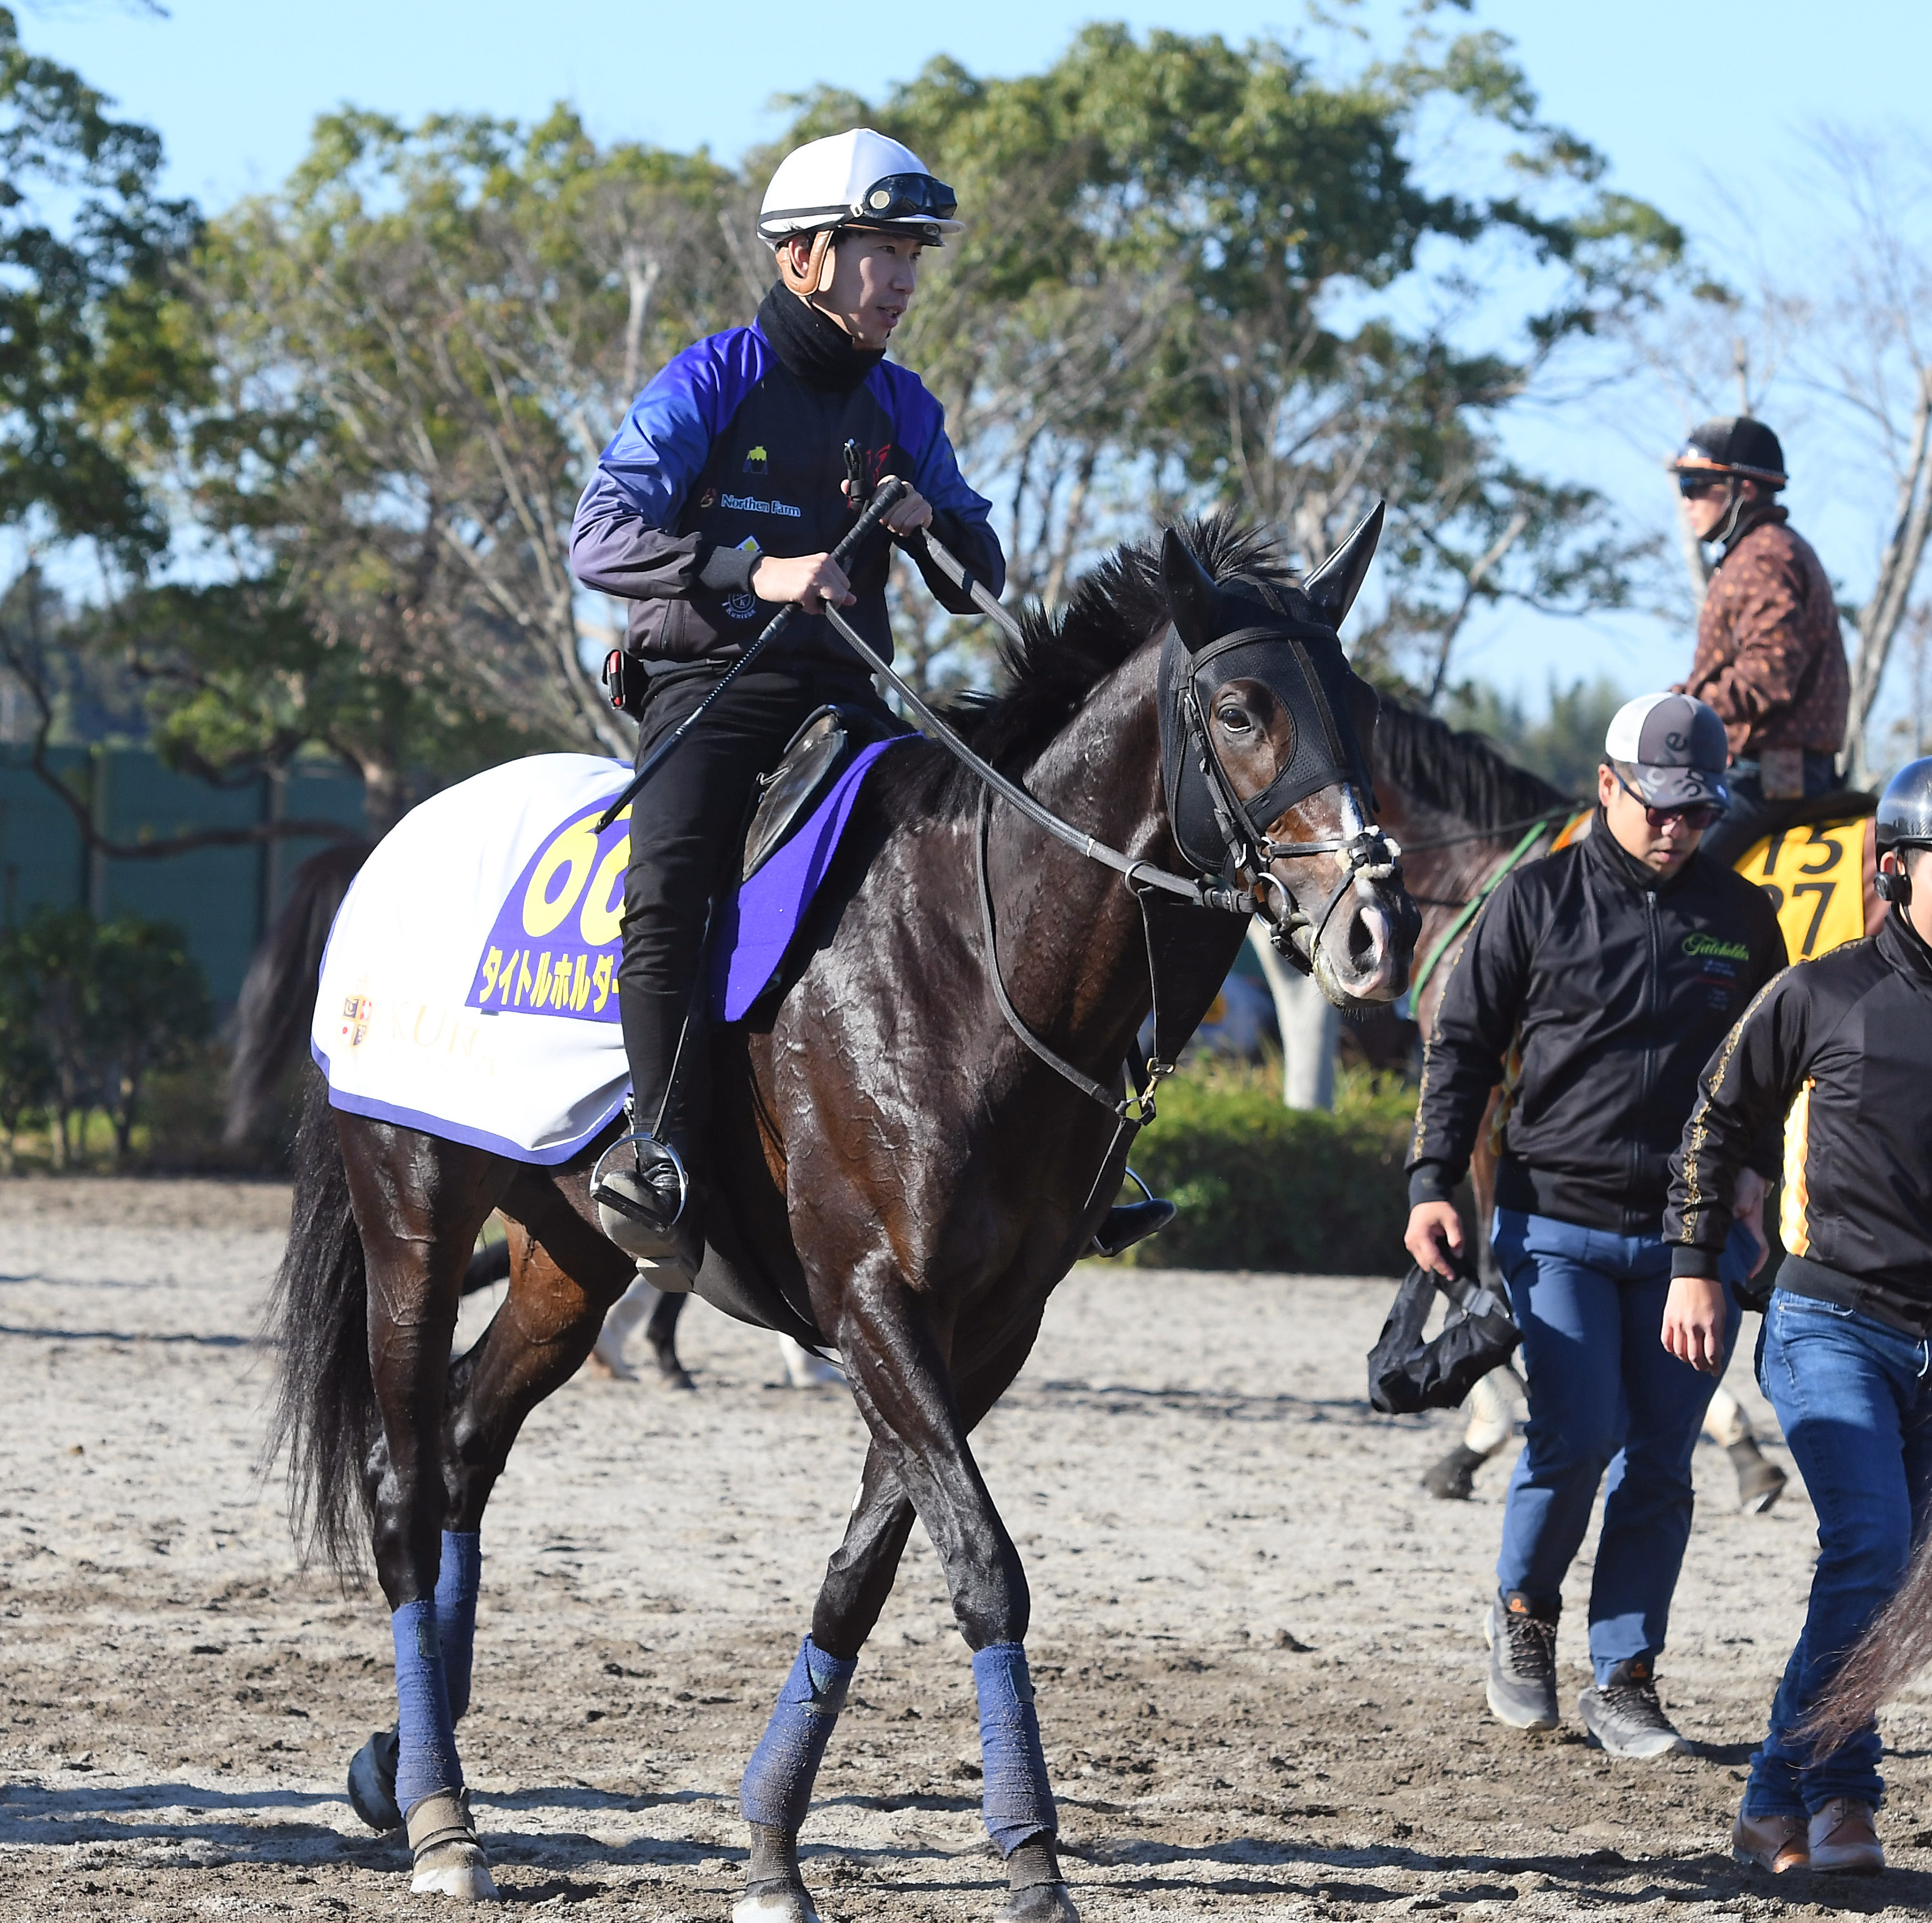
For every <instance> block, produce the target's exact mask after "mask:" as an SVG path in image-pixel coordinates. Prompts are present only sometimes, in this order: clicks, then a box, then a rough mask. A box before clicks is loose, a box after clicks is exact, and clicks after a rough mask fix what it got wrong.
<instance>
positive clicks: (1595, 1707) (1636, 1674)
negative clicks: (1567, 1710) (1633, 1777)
mask: <svg viewBox="0 0 1932 1923" xmlns="http://www.w3.org/2000/svg"><path fill="white" fill-rule="evenodd" d="M1577 1715H1580V1717H1582V1718H1583V1727H1584V1728H1585V1729H1586V1730H1588V1731H1589V1733H1590V1742H1591V1745H1592V1748H1596V1749H1601V1750H1606V1751H1608V1752H1609V1753H1610V1754H1611V1755H1612V1756H1622V1757H1632V1758H1634V1759H1635V1760H1638V1761H1640V1762H1641V1761H1643V1760H1647V1759H1649V1757H1655V1756H1681V1755H1682V1754H1684V1753H1685V1751H1688V1749H1689V1748H1690V1747H1691V1745H1689V1744H1688V1743H1687V1742H1685V1740H1684V1739H1683V1738H1682V1736H1679V1734H1678V1733H1677V1732H1676V1730H1675V1729H1673V1727H1671V1722H1670V1718H1669V1717H1668V1716H1667V1715H1664V1706H1663V1704H1662V1703H1660V1702H1658V1700H1657V1682H1656V1679H1655V1677H1654V1676H1652V1673H1651V1667H1650V1658H1649V1657H1648V1656H1636V1657H1633V1658H1631V1661H1628V1663H1619V1664H1618V1665H1617V1666H1616V1668H1615V1669H1614V1670H1612V1671H1611V1672H1610V1681H1609V1682H1607V1683H1605V1684H1604V1685H1603V1687H1602V1688H1601V1689H1586V1691H1584V1692H1583V1694H1582V1695H1581V1696H1580V1697H1577Z"/></svg>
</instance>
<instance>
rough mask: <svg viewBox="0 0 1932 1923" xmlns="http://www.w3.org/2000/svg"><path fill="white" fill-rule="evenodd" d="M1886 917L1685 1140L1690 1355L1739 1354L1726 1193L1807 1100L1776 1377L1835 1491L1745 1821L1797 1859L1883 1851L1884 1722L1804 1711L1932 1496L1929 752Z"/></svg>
mask: <svg viewBox="0 0 1932 1923" xmlns="http://www.w3.org/2000/svg"><path fill="white" fill-rule="evenodd" d="M1877 836H1878V845H1879V850H1880V853H1879V890H1880V892H1882V894H1884V895H1885V898H1887V899H1888V901H1890V902H1891V913H1889V914H1888V915H1887V916H1885V920H1884V922H1882V924H1881V926H1879V931H1878V933H1877V934H1876V935H1875V936H1873V937H1872V938H1870V939H1869V940H1867V941H1855V942H1850V943H1848V944H1846V946H1845V947H1842V948H1837V949H1834V950H1832V952H1831V953H1829V955H1823V956H1820V957H1819V958H1818V959H1817V960H1815V961H1812V962H1805V963H1804V964H1803V965H1802V966H1800V967H1799V968H1793V969H1792V970H1790V971H1789V972H1788V973H1787V974H1784V975H1783V976H1781V977H1780V978H1779V979H1778V980H1777V981H1776V982H1775V983H1773V984H1772V986H1771V987H1770V988H1769V989H1767V990H1766V992H1764V993H1763V995H1760V996H1759V998H1757V1001H1754V1002H1753V1003H1752V1004H1751V1007H1750V1009H1749V1010H1748V1012H1747V1013H1746V1014H1745V1017H1744V1019H1743V1020H1742V1021H1741V1022H1739V1024H1738V1025H1737V1026H1736V1028H1734V1029H1733V1031H1731V1033H1730V1035H1729V1036H1727V1037H1726V1038H1725V1041H1724V1046H1723V1047H1722V1048H1721V1049H1719V1050H1718V1052H1717V1053H1716V1054H1715V1055H1714V1056H1713V1057H1712V1059H1711V1061H1710V1064H1709V1067H1707V1068H1706V1070H1705V1071H1704V1078H1703V1088H1704V1092H1703V1096H1702V1097H1700V1100H1699V1101H1698V1103H1697V1108H1696V1109H1695V1110H1694V1111H1693V1112H1692V1114H1691V1120H1690V1123H1689V1125H1688V1127H1686V1128H1685V1131H1684V1140H1683V1143H1682V1146H1681V1147H1680V1148H1679V1150H1678V1152H1677V1153H1676V1155H1674V1156H1673V1157H1672V1158H1671V1184H1670V1210H1669V1212H1668V1213H1667V1215H1666V1216H1665V1217H1664V1237H1665V1239H1666V1241H1668V1242H1669V1243H1670V1244H1671V1245H1672V1247H1671V1267H1672V1270H1673V1274H1674V1275H1675V1277H1676V1280H1674V1281H1673V1283H1672V1284H1671V1286H1670V1304H1669V1306H1668V1307H1667V1309H1666V1310H1665V1312H1664V1345H1665V1346H1666V1347H1667V1349H1669V1350H1670V1352H1671V1354H1672V1355H1676V1356H1681V1357H1682V1358H1683V1359H1684V1360H1685V1361H1687V1362H1691V1363H1694V1364H1695V1365H1696V1366H1697V1367H1698V1368H1700V1369H1702V1370H1706V1371H1707V1372H1709V1373H1713V1374H1715V1373H1717V1372H1718V1370H1721V1369H1722V1368H1723V1367H1724V1342H1725V1337H1724V1328H1725V1322H1724V1315H1725V1311H1724V1288H1723V1286H1722V1284H1721V1283H1719V1282H1718V1281H1716V1280H1713V1279H1712V1278H1713V1277H1714V1276H1715V1274H1716V1271H1717V1268H1718V1261H1717V1256H1718V1250H1720V1249H1721V1248H1722V1247H1724V1241H1725V1238H1726V1235H1727V1232H1728V1231H1729V1229H1730V1218H1731V1212H1730V1209H1729V1208H1727V1207H1726V1205H1725V1198H1726V1197H1727V1196H1729V1195H1730V1193H1731V1186H1732V1184H1733V1180H1734V1178H1735V1177H1736V1172H1737V1170H1738V1169H1739V1166H1740V1164H1741V1163H1742V1162H1743V1160H1744V1159H1745V1155H1746V1154H1747V1152H1748V1150H1749V1148H1750V1146H1751V1144H1752V1143H1753V1142H1755V1141H1756V1140H1757V1139H1758V1138H1759V1136H1760V1134H1761V1133H1762V1132H1763V1130H1764V1129H1765V1128H1766V1127H1770V1126H1775V1125H1776V1124H1778V1123H1780V1122H1781V1121H1784V1118H1785V1115H1786V1112H1787V1109H1788V1110H1790V1127H1789V1129H1788V1130H1787V1135H1786V1138H1785V1142H1786V1148H1785V1179H1784V1243H1785V1246H1786V1247H1787V1249H1788V1250H1790V1254H1789V1255H1787V1256H1786V1258H1785V1261H1784V1266H1783V1267H1782V1268H1781V1269H1780V1270H1779V1271H1778V1288H1777V1290H1776V1292H1775V1294H1774V1295H1772V1298H1771V1306H1770V1308H1769V1310H1767V1311H1766V1316H1765V1325H1764V1340H1763V1344H1762V1346H1760V1349H1759V1351H1758V1381H1759V1383H1760V1386H1761V1387H1762V1388H1763V1391H1764V1392H1765V1394H1766V1396H1768V1397H1769V1398H1770V1400H1771V1404H1772V1407H1773V1408H1774V1409H1776V1410H1777V1412H1778V1421H1779V1422H1780V1423H1781V1424H1782V1425H1783V1426H1784V1437H1785V1440H1786V1442H1788V1443H1789V1444H1790V1447H1791V1454H1792V1456H1793V1459H1794V1460H1796V1463H1797V1464H1798V1467H1799V1472H1800V1473H1801V1474H1802V1475H1803V1476H1804V1478H1805V1489H1806V1490H1807V1491H1808V1493H1809V1494H1810V1496H1811V1502H1812V1506H1813V1507H1814V1508H1815V1509H1816V1510H1817V1514H1818V1562H1817V1570H1816V1571H1815V1573H1814V1575H1813V1577H1812V1580H1811V1608H1810V1610H1809V1612H1808V1614H1807V1615H1806V1617H1805V1628H1804V1632H1803V1634H1802V1635H1800V1637H1799V1639H1798V1646H1797V1648H1796V1649H1794V1650H1793V1652H1791V1661H1790V1664H1788V1665H1787V1667H1786V1669H1785V1672H1784V1682H1782V1683H1781V1685H1779V1688H1778V1695H1777V1697H1776V1699H1775V1700H1774V1702H1773V1703H1772V1706H1771V1727H1770V1729H1769V1731H1768V1732H1767V1733H1766V1737H1765V1740H1764V1743H1763V1747H1762V1748H1760V1750H1759V1751H1758V1752H1757V1754H1756V1755H1755V1756H1754V1757H1752V1759H1751V1780H1750V1781H1749V1783H1748V1784H1747V1785H1746V1786H1745V1795H1744V1802H1743V1805H1742V1807H1741V1808H1740V1809H1739V1811H1738V1818H1737V1823H1736V1826H1735V1827H1734V1829H1733V1831H1732V1835H1731V1843H1732V1848H1733V1850H1734V1851H1735V1852H1736V1854H1737V1855H1739V1857H1740V1858H1742V1859H1743V1860H1744V1861H1747V1862H1751V1863H1756V1864H1759V1865H1760V1866H1761V1867H1763V1868H1765V1869H1768V1870H1772V1872H1774V1873H1778V1872H1781V1871H1784V1870H1790V1869H1795V1868H1803V1867H1806V1866H1807V1864H1808V1865H1809V1867H1811V1868H1812V1869H1814V1870H1853V1871H1858V1870H1866V1871H1869V1870H1879V1869H1882V1867H1884V1864H1885V1855H1884V1852H1883V1851H1882V1849H1881V1848H1880V1847H1879V1841H1878V1835H1877V1832H1876V1829H1874V1827H1873V1813H1874V1811H1876V1808H1877V1807H1878V1805H1879V1799H1880V1798H1881V1797H1882V1795H1883V1793H1884V1787H1885V1786H1884V1784H1883V1782H1882V1779H1881V1778H1880V1777H1879V1773H1878V1763H1879V1754H1880V1745H1879V1736H1878V1731H1877V1730H1876V1728H1875V1727H1873V1726H1871V1725H1870V1724H1867V1726H1866V1727H1864V1729H1862V1730H1859V1731H1858V1732H1857V1733H1855V1735H1854V1736H1852V1737H1851V1738H1850V1739H1849V1741H1847V1742H1845V1743H1844V1744H1843V1745H1842V1746H1841V1747H1840V1748H1838V1749H1836V1750H1835V1751H1830V1752H1829V1753H1826V1754H1819V1753H1818V1751H1817V1746H1816V1745H1814V1743H1813V1742H1811V1740H1810V1739H1808V1736H1806V1734H1805V1728H1804V1726H1805V1722H1806V1721H1807V1719H1808V1717H1809V1716H1810V1715H1811V1712H1813V1711H1814V1709H1817V1706H1818V1704H1819V1701H1820V1698H1821V1697H1822V1696H1823V1694H1824V1693H1825V1691H1826V1687H1827V1685H1829V1683H1830V1682H1831V1680H1832V1677H1833V1676H1834V1674H1835V1673H1836V1671H1837V1670H1838V1667H1839V1665H1840V1664H1841V1662H1842V1661H1843V1659H1844V1658H1845V1657H1846V1655H1848V1654H1849V1652H1850V1650H1851V1649H1852V1645H1853V1644H1855V1643H1856V1642H1857V1641H1858V1638H1859V1637H1861V1635H1862V1634H1864V1631H1866V1630H1867V1628H1869V1627H1870V1625H1871V1622H1872V1621H1873V1618H1874V1617H1876V1616H1877V1614H1878V1613H1879V1610H1881V1609H1882V1608H1883V1607H1884V1605H1885V1602H1886V1601H1887V1600H1888V1598H1890V1596H1891V1593H1892V1592H1893V1591H1894V1589H1896V1588H1897V1586H1898V1583H1899V1580H1900V1578H1901V1577H1903V1574H1904V1573H1905V1567H1906V1559H1907V1558H1908V1557H1909V1555H1910V1553H1911V1550H1912V1544H1913V1543H1914V1542H1915V1541H1918V1539H1919V1538H1921V1537H1922V1535H1924V1530H1925V1525H1926V1520H1927V1511H1928V1509H1932V947H1928V946H1927V943H1928V941H1932V859H1928V856H1927V849H1928V848H1932V760H1923V761H1914V762H1912V763H1911V764H1910V765H1909V766H1907V767H1906V768H1905V769H1902V770H1901V771H1900V772H1899V773H1898V774H1897V775H1895V776H1894V778H1893V779H1892V781H1891V783H1890V784H1889V785H1888V787H1886V789H1885V793H1884V796H1882V799H1880V801H1879V810H1878V823H1877Z"/></svg>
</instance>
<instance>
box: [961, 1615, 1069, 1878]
mask: <svg viewBox="0 0 1932 1923" xmlns="http://www.w3.org/2000/svg"><path fill="white" fill-rule="evenodd" d="M973 1681H974V1685H975V1686H976V1687H977V1688H978V1690H979V1692H980V1763H981V1765H982V1766H983V1768H984V1769H985V1772H986V1796H985V1801H984V1803H983V1809H984V1811H985V1813H986V1829H987V1832H988V1833H989V1835H991V1836H992V1839H993V1841H995V1843H998V1845H999V1849H1000V1854H1001V1855H1002V1856H1010V1855H1012V1854H1013V1852H1014V1851H1015V1850H1016V1849H1018V1848H1019V1846H1020V1845H1021V1844H1022V1843H1025V1842H1026V1841H1028V1839H1029V1838H1032V1837H1036V1836H1038V1835H1040V1833H1041V1832H1042V1831H1046V1832H1049V1833H1050V1834H1053V1835H1058V1832H1059V1829H1060V1813H1059V1811H1057V1810H1056V1809H1055V1808H1054V1807H1053V1791H1052V1789H1051V1788H1050V1787H1049V1785H1048V1783H1047V1780H1046V1751H1045V1750H1043V1748H1041V1747H1040V1716H1039V1713H1038V1712H1037V1711H1036V1710H1035V1709H1034V1705H1033V1678H1032V1677H1031V1676H1030V1675H1029V1674H1028V1672H1027V1659H1026V1651H1025V1648H1024V1647H1023V1646H1022V1645H1021V1644H1019V1643H994V1644H992V1646H990V1647H989V1648H987V1649H982V1650H980V1652H978V1653H977V1655H975V1656H974V1658H973Z"/></svg>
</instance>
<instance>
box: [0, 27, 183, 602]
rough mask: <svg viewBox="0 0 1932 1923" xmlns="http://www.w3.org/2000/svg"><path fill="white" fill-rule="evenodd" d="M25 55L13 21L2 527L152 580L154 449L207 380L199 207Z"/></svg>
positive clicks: (1, 191) (2, 271)
mask: <svg viewBox="0 0 1932 1923" xmlns="http://www.w3.org/2000/svg"><path fill="white" fill-rule="evenodd" d="M160 161H161V146H160V137H159V136H157V134H156V133H154V131H153V130H151V128H148V127H140V126H136V125H135V124H133V123H132V122H129V121H117V120H114V119H112V118H110V117H109V115H108V113H107V102H106V101H104V99H103V98H102V97H101V95H99V94H98V92H95V89H93V88H92V87H90V86H88V85H87V83H86V82H85V81H84V80H82V79H81V77H80V75H79V74H76V73H74V71H72V70H71V68H65V67H62V66H60V65H58V64H57V63H55V62H53V61H50V60H46V59H43V58H40V57H39V56H37V55H34V54H30V53H29V52H27V51H26V49H25V48H24V47H23V46H22V45H21V44H20V31H19V28H18V26H17V23H16V22H15V19H14V16H13V13H12V12H11V11H10V10H8V9H6V8H4V7H0V523H5V524H7V525H9V526H22V525H24V526H26V527H27V529H28V531H29V532H30V533H31V534H34V535H37V536H39V537H40V538H52V539H55V540H81V539H85V540H89V541H94V542H95V543H97V544H98V545H99V546H100V547H101V549H102V550H104V553H106V554H107V556H109V557H110V559H113V561H114V562H117V563H118V564H119V565H121V567H123V568H125V569H127V570H128V571H133V572H136V573H138V571H139V570H140V569H141V568H143V567H144V566H145V564H146V563H147V562H148V561H149V560H150V559H152V557H153V556H154V555H156V554H157V553H159V552H160V550H161V549H162V548H163V547H165V546H166V542H167V538H168V529H167V526H166V517H165V516H164V514H163V512H162V511H161V509H160V507H159V506H158V505H157V502H155V500H154V497H153V496H152V494H151V492H150V491H149V490H148V488H147V487H144V486H143V484H142V481H141V479H140V478H139V474H138V472H137V466H138V460H137V456H138V452H139V444H140V443H141V441H142V439H143V438H144V437H149V438H151V437H152V435H153V434H154V433H155V432H156V431H157V430H158V429H159V428H160V426H161V425H162V423H163V420H164V418H165V416H166V412H167V410H169V408H170V407H172V406H173V405H174V404H175V403H176V402H177V401H179V400H180V399H181V397H182V396H183V395H186V394H187V393H190V392H192V391H193V389H194V387H195V386H196V383H197V381H198V379H199V360H198V357H197V356H196V351H195V349H194V346H193V339H192V332H191V330H190V329H189V328H188V327H187V326H186V325H185V318H184V311H183V309H182V307H181V300H180V296H179V287H180V283H179V277H178V270H179V267H180V265H181V261H182V260H183V259H184V256H185V254H186V253H187V250H188V249H189V248H190V246H191V245H192V243H193V240H194V239H195V236H196V233H197V231H198V228H199V221H198V219H197V217H196V213H195V211H194V209H193V206H192V205H190V203H189V202H187V201H184V200H166V199H162V198H160V196H159V195H158V194H157V191H156V181H157V176H158V174H159V172H160Z"/></svg>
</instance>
